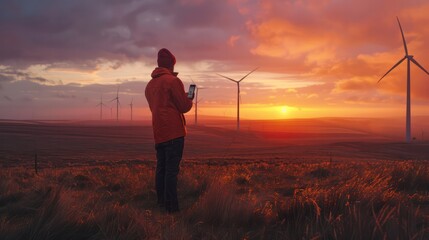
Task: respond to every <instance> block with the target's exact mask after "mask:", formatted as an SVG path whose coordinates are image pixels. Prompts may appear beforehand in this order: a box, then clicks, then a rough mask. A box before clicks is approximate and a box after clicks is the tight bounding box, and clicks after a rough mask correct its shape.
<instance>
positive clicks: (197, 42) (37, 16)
mask: <svg viewBox="0 0 429 240" xmlns="http://www.w3.org/2000/svg"><path fill="white" fill-rule="evenodd" d="M0 5H1V6H2V7H1V8H0V34H1V35H2V38H0V62H3V63H5V64H11V63H12V62H13V63H15V64H17V63H20V64H25V63H27V64H32V63H46V64H52V63H55V62H65V63H68V64H73V63H78V64H85V65H90V66H93V65H94V64H93V62H94V61H98V60H99V59H108V60H114V61H119V62H121V61H137V60H142V59H145V58H146V57H150V59H151V61H152V58H153V56H155V54H156V50H157V49H158V48H160V47H170V48H173V49H175V51H176V52H177V53H178V54H180V55H181V58H182V60H195V59H219V58H221V59H224V58H225V56H224V55H223V54H221V52H220V51H219V49H221V48H222V47H224V46H225V45H226V44H227V40H228V38H229V37H230V35H232V34H243V33H245V21H244V20H243V19H241V18H242V17H241V15H240V14H239V13H238V11H237V9H236V8H232V7H231V6H229V5H228V4H225V3H224V2H223V1H201V3H199V4H186V3H183V2H182V1H169V0H163V1H162V0H157V1H132V0H129V1H104V0H92V1H85V0H77V1H55V0H41V1H37V3H36V2H34V1H32V0H17V1H7V0H2V1H0ZM238 20H241V21H238ZM113 67H115V65H114V66H113Z"/></svg>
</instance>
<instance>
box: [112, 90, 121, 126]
mask: <svg viewBox="0 0 429 240" xmlns="http://www.w3.org/2000/svg"><path fill="white" fill-rule="evenodd" d="M115 100H116V121H119V104H120V103H119V86H118V91H117V92H116V97H115V98H114V99H112V100H110V101H111V102H113V101H115Z"/></svg>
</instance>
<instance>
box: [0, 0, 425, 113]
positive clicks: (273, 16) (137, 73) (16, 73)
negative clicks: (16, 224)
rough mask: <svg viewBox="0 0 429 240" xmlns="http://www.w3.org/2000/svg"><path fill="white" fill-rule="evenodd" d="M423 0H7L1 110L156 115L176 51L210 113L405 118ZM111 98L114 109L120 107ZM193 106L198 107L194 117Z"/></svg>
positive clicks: (416, 94)
mask: <svg viewBox="0 0 429 240" xmlns="http://www.w3.org/2000/svg"><path fill="white" fill-rule="evenodd" d="M428 13H429V1H423V0H409V1H404V0H376V1H374V0H318V1H314V0H301V1H299V0H294V1H292V0H259V1H256V0H225V1H218V0H178V1H172V0H140V1H137V0H91V1H88V0H86V1H85V0H74V1H65V0H62V1H61V0H39V1H34V0H0V33H1V37H0V119H93V120H95V119H98V118H99V113H100V111H99V108H98V107H96V105H97V104H98V103H99V102H100V98H101V95H102V96H103V101H104V102H105V104H107V105H108V106H107V107H106V108H105V109H103V111H104V112H103V118H105V119H108V118H113V116H115V114H116V113H115V111H116V108H115V105H114V104H113V102H109V101H110V100H111V99H113V98H114V97H115V95H116V89H117V87H118V86H120V92H119V97H120V101H121V104H122V105H121V108H120V119H123V120H127V119H129V118H130V117H129V115H130V106H129V104H130V102H131V99H134V118H135V119H140V120H147V119H149V116H150V112H149V110H148V107H147V102H146V99H145V97H144V89H145V86H146V84H147V82H148V81H149V80H150V74H151V72H152V70H153V69H154V68H155V66H156V56H157V51H158V50H159V49H160V48H163V47H165V48H168V49H170V50H171V52H173V54H174V55H175V56H176V58H177V64H176V67H175V70H176V71H178V72H179V77H180V78H181V79H182V81H183V82H184V84H185V88H186V89H187V88H188V86H189V84H190V83H191V78H192V79H193V80H194V81H195V82H196V83H197V84H198V85H199V86H201V87H204V88H206V89H204V90H201V91H200V93H199V97H200V99H201V100H200V102H199V106H198V107H199V114H201V115H213V116H221V117H222V116H230V117H234V116H235V114H236V110H235V109H236V85H235V84H234V83H232V82H230V81H227V80H225V79H223V78H221V77H219V76H218V75H216V73H219V74H222V75H226V76H229V77H231V78H236V79H239V78H241V77H242V76H244V75H245V74H247V73H248V72H249V71H251V70H252V69H254V68H256V67H259V69H258V70H257V71H256V72H254V73H253V74H252V75H250V76H249V77H248V78H246V79H245V80H244V81H243V82H242V84H241V88H242V95H241V98H242V105H241V106H242V115H241V116H242V117H243V118H311V117H386V116H404V118H405V92H406V62H404V63H403V64H402V65H401V66H400V67H398V68H397V69H395V70H394V71H392V72H391V73H390V74H389V76H388V77H386V78H385V79H383V81H382V82H380V83H379V84H377V81H378V80H379V79H380V77H381V76H383V74H384V73H385V72H386V71H387V70H389V68H391V67H392V66H393V65H394V64H395V63H396V62H398V61H399V60H400V59H401V58H402V57H403V56H404V49H403V45H402V39H401V35H400V31H399V27H398V24H397V21H396V16H398V17H399V19H400V20H401V24H402V27H403V30H404V33H405V38H406V40H407V42H408V49H409V52H410V54H412V55H414V57H415V59H416V60H417V61H418V62H419V63H420V64H421V65H422V66H423V67H425V68H426V69H428V70H429V51H428V50H429V28H428V27H427V26H428V25H429V14H428ZM411 81H412V84H411V88H412V89H411V92H412V114H413V116H417V115H429V76H427V75H425V73H423V72H422V71H421V70H420V69H417V67H415V66H414V65H412V67H411ZM111 107H113V109H112V113H113V116H111V113H110V112H111V109H110V108H111ZM192 114H193V112H191V113H188V115H189V116H191V115H192Z"/></svg>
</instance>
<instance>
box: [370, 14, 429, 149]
mask: <svg viewBox="0 0 429 240" xmlns="http://www.w3.org/2000/svg"><path fill="white" fill-rule="evenodd" d="M396 19H397V20H398V24H399V29H400V30H401V35H402V41H403V42H404V49H405V56H404V57H403V58H402V59H401V60H399V62H397V63H396V64H395V65H393V67H392V68H391V69H389V71H387V73H386V74H384V75H383V77H381V78H380V80H378V82H377V83H379V82H380V81H381V79H383V78H384V77H385V76H386V75H387V74H389V73H390V72H391V71H392V70H393V69H395V68H396V67H397V66H398V65H399V64H401V63H402V62H403V61H404V60H405V59H407V111H406V122H405V140H406V141H407V142H408V143H409V142H411V96H410V95H411V90H410V85H411V81H410V80H411V76H410V75H411V74H410V62H413V63H414V64H415V65H416V66H417V67H419V68H420V69H421V70H423V71H424V72H425V73H426V74H428V75H429V72H428V71H426V69H424V68H423V67H422V66H421V65H420V64H419V63H418V62H417V60H415V59H414V57H413V55H409V54H408V48H407V42H406V41H405V37H404V32H403V31H402V26H401V22H400V21H399V18H398V17H396Z"/></svg>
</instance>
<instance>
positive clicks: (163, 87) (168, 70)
mask: <svg viewBox="0 0 429 240" xmlns="http://www.w3.org/2000/svg"><path fill="white" fill-rule="evenodd" d="M157 63H158V67H156V68H155V70H153V72H152V74H151V77H152V79H151V80H150V81H149V83H148V84H147V86H146V89H145V96H146V99H147V102H148V103H149V108H150V111H151V112H152V127H153V135H154V139H155V149H156V159H157V163H156V174H155V185H156V193H157V198H158V205H159V206H161V207H165V209H166V211H167V212H169V213H173V212H178V211H179V202H178V200H177V175H178V173H179V168H180V161H181V159H182V154H183V147H184V143H185V136H186V120H185V116H184V115H183V114H184V113H186V112H188V111H189V110H191V108H192V100H193V98H194V96H192V98H188V94H187V93H186V92H185V88H184V86H183V83H182V81H181V80H180V79H179V78H178V77H177V74H178V73H177V72H174V65H175V64H176V58H175V56H174V55H173V54H172V53H171V52H170V51H169V50H168V49H166V48H162V49H160V50H159V51H158V59H157Z"/></svg>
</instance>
